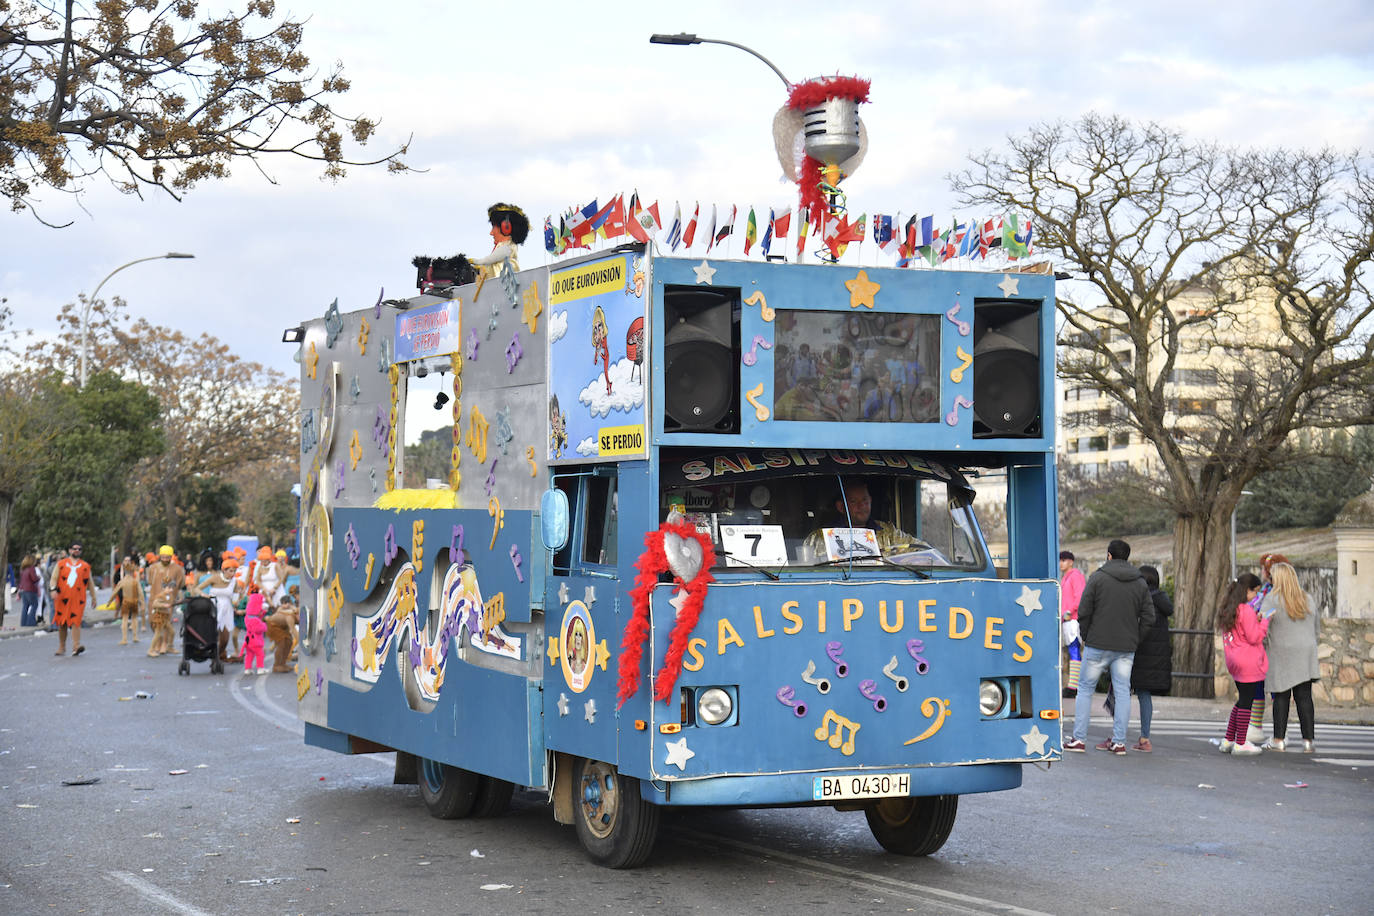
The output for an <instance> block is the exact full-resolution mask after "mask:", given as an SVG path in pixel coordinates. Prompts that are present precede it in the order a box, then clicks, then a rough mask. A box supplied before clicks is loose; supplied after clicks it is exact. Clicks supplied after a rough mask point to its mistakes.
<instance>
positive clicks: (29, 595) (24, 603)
mask: <svg viewBox="0 0 1374 916" xmlns="http://www.w3.org/2000/svg"><path fill="white" fill-rule="evenodd" d="M19 605H20V608H22V610H21V611H20V612H19V625H20V626H21V627H32V626H37V625H38V592H20V593H19Z"/></svg>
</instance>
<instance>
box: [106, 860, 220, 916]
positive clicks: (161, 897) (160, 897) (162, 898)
mask: <svg viewBox="0 0 1374 916" xmlns="http://www.w3.org/2000/svg"><path fill="white" fill-rule="evenodd" d="M106 874H107V875H108V876H109V877H110V878H113V879H114V880H115V881H120V882H123V883H124V884H127V885H128V886H129V887H131V888H133V889H134V890H135V891H137V892H138V893H139V894H142V895H143V896H144V897H145V898H146V899H148V900H152V901H154V902H155V903H160V904H162V905H163V906H165V907H166V908H167V909H169V910H172V911H173V912H177V913H184V914H185V916H210V914H209V913H208V912H206V911H205V910H202V909H201V908H200V907H198V906H192V905H191V904H189V903H187V902H185V901H184V900H178V899H177V898H175V897H173V896H172V895H171V894H169V893H167V892H166V891H164V890H163V889H162V888H160V887H158V886H157V885H156V884H153V883H152V882H151V881H145V880H143V879H142V878H140V877H138V876H137V875H131V874H129V873H128V872H124V871H111V872H106Z"/></svg>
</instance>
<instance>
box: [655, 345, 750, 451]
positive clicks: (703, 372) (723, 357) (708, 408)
mask: <svg viewBox="0 0 1374 916" xmlns="http://www.w3.org/2000/svg"><path fill="white" fill-rule="evenodd" d="M663 355H664V363H665V365H664V372H663V377H664V381H665V383H666V384H665V388H666V389H667V390H666V391H665V392H664V403H663V409H664V412H665V413H667V415H668V417H669V418H670V419H671V420H672V421H673V422H674V423H676V424H677V425H678V427H679V428H681V429H683V430H696V431H700V430H711V429H715V428H716V426H717V424H719V423H720V422H721V421H722V420H724V419H726V417H727V416H728V414H729V413H730V406H731V401H732V398H733V395H734V375H733V369H734V365H733V363H734V359H733V354H732V353H731V352H730V348H729V347H726V346H722V345H721V344H718V343H713V342H712V341H709V340H689V341H685V342H683V343H680V344H671V345H669V346H668V347H667V348H666V349H665V352H664V354H663Z"/></svg>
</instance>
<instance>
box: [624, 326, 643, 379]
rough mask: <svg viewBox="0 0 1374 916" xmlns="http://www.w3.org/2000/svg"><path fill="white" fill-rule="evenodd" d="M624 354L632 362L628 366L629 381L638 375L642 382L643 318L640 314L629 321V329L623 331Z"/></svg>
mask: <svg viewBox="0 0 1374 916" xmlns="http://www.w3.org/2000/svg"><path fill="white" fill-rule="evenodd" d="M625 355H626V356H627V357H628V358H629V360H630V362H632V363H634V365H633V366H631V367H630V381H632V382H633V381H634V380H635V376H636V375H638V376H639V380H640V382H641V383H642V382H643V381H644V318H643V317H642V316H641V317H639V318H636V319H635V320H634V321H632V322H631V323H630V329H629V330H628V331H626V332H625Z"/></svg>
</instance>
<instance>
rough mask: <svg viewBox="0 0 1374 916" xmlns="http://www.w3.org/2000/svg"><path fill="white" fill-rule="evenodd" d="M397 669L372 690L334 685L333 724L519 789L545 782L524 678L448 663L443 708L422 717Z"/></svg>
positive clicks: (388, 670)
mask: <svg viewBox="0 0 1374 916" xmlns="http://www.w3.org/2000/svg"><path fill="white" fill-rule="evenodd" d="M397 672H398V666H397V665H396V664H394V659H393V664H388V665H386V666H385V667H384V668H383V669H382V673H381V677H380V678H379V679H378V681H377V683H376V684H374V685H372V687H371V689H369V690H354V689H352V688H349V687H347V686H345V685H343V684H337V683H331V684H330V685H329V716H328V722H327V723H326V724H327V725H328V727H329V728H331V729H333V730H335V731H338V732H343V733H345V734H349V735H357V736H358V737H360V738H367V739H368V740H370V741H376V742H377V743H378V744H385V745H388V746H389V747H396V748H401V749H403V750H406V751H409V752H410V753H412V754H418V755H419V756H421V757H427V758H429V759H431V760H439V761H443V762H444V763H448V764H452V765H453V766H458V767H462V768H463V769H465V770H472V771H473V772H476V773H484V774H486V775H488V776H496V777H498V778H500V779H506V780H509V781H511V782H514V783H516V784H518V785H534V786H538V785H540V784H541V783H542V782H543V773H542V763H541V762H540V761H541V760H542V757H543V748H542V746H540V745H539V743H538V739H539V734H540V729H539V725H538V722H537V720H535V721H533V722H532V720H531V696H530V693H529V686H528V682H527V681H526V679H525V678H523V677H518V676H515V675H510V674H501V673H498V672H495V671H488V670H484V669H481V668H477V667H475V666H472V665H464V664H455V663H452V662H451V663H450V664H449V666H448V674H447V677H446V679H445V682H444V689H443V692H442V693H441V694H440V697H439V701H438V703H437V704H436V705H435V707H434V709H433V710H432V711H430V712H428V713H425V712H418V711H416V710H413V709H411V708H410V707H409V706H408V704H407V703H406V697H405V694H404V692H403V690H402V688H401V682H400V677H399V676H398V674H397ZM531 725H533V726H534V727H533V728H531Z"/></svg>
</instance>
